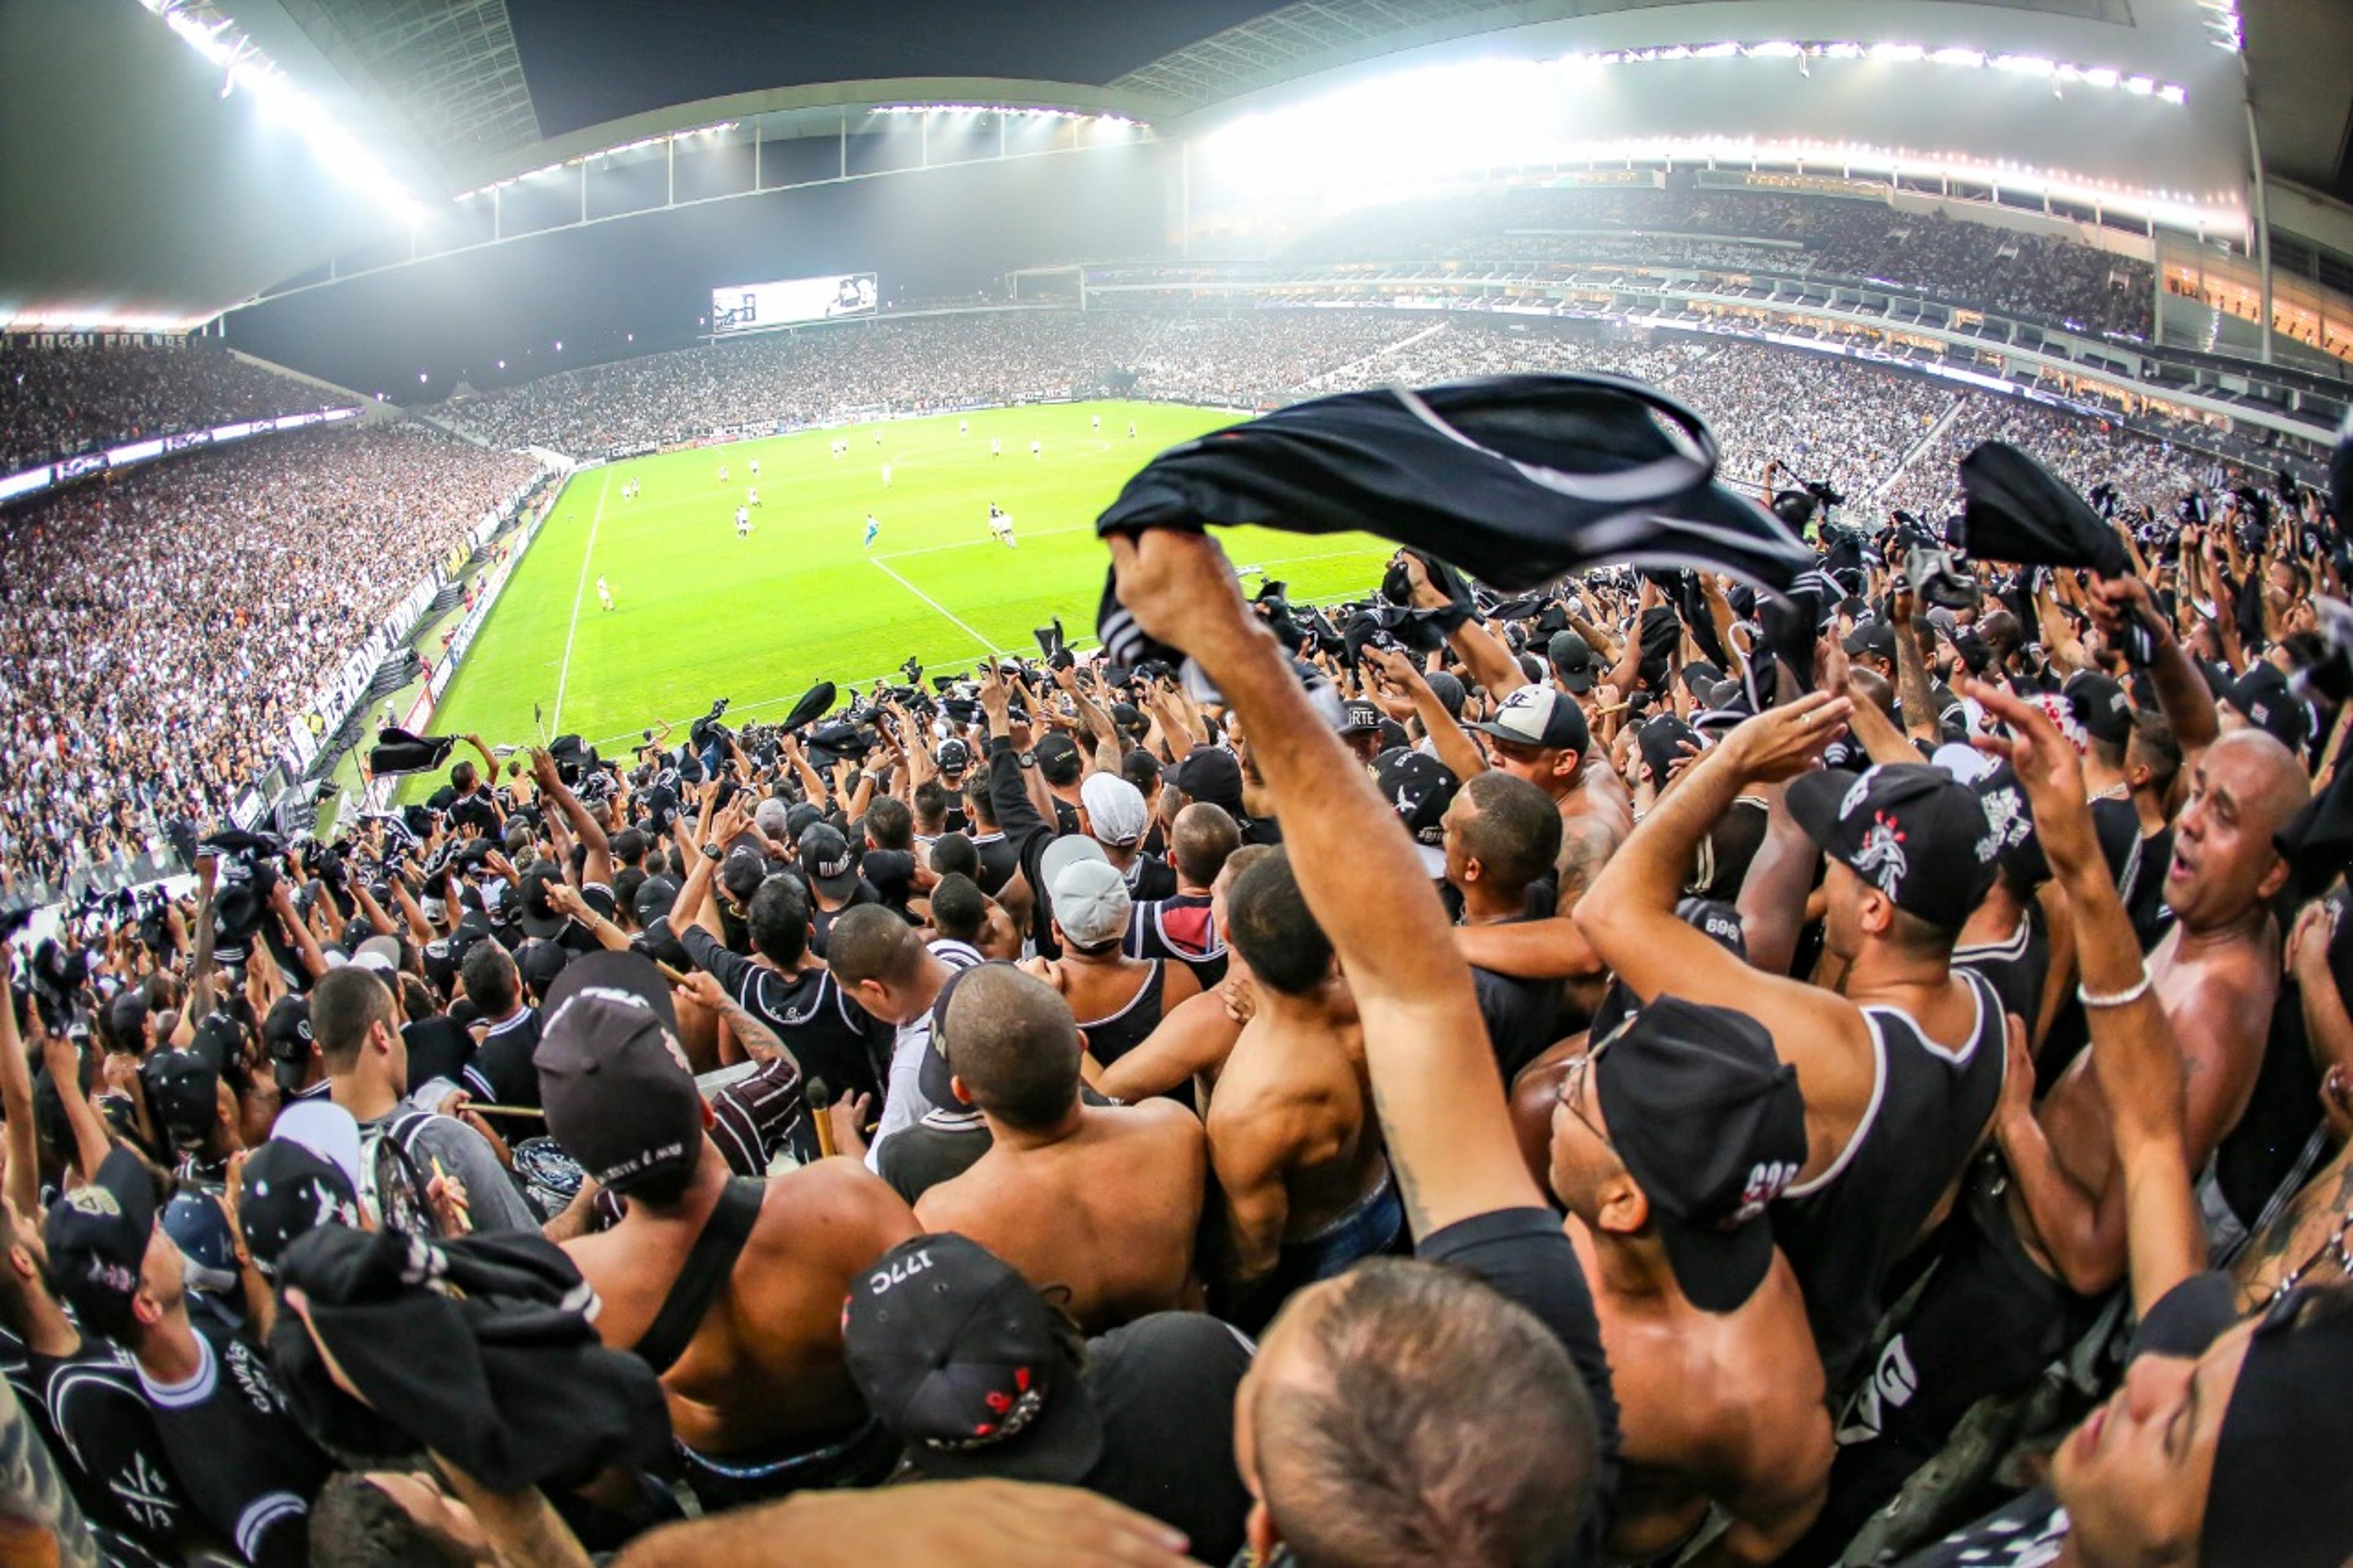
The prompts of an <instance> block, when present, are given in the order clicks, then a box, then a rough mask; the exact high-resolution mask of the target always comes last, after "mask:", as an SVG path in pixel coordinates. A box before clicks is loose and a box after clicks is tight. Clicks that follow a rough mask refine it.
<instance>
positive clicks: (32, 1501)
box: [0, 1380, 103, 1568]
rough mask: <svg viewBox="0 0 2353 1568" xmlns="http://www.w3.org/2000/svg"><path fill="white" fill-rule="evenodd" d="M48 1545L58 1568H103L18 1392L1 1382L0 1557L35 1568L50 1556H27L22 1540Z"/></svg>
mask: <svg viewBox="0 0 2353 1568" xmlns="http://www.w3.org/2000/svg"><path fill="white" fill-rule="evenodd" d="M28 1533H29V1534H31V1535H33V1536H35V1537H41V1536H46V1537H47V1538H48V1539H47V1540H46V1541H42V1542H40V1546H41V1547H49V1546H51V1545H52V1544H53V1546H54V1551H55V1553H56V1558H55V1560H56V1562H57V1563H58V1568H101V1565H102V1563H103V1559H101V1558H100V1555H99V1551H98V1542H96V1541H94V1540H92V1539H91V1538H90V1525H89V1522H88V1521H85V1520H84V1519H83V1518H82V1515H81V1507H80V1505H79V1504H78V1503H76V1502H75V1501H74V1497H73V1493H72V1492H70V1491H68V1490H67V1489H66V1484H65V1479H64V1475H63V1473H62V1472H61V1471H60V1470H59V1469H58V1461H57V1458H56V1457H55V1456H54V1455H52V1454H51V1453H50V1452H49V1449H48V1445H47V1444H46V1443H43V1442H42V1441H41V1435H40V1433H38V1432H37V1431H35V1430H34V1428H33V1423H32V1419H31V1417H30V1416H28V1415H26V1413H25V1407H24V1405H22V1404H20V1403H18V1401H17V1398H16V1390H15V1389H14V1388H12V1387H10V1386H9V1385H8V1384H7V1383H6V1382H5V1380H0V1557H5V1559H6V1560H7V1561H9V1562H34V1561H38V1560H39V1559H40V1558H41V1557H46V1556H47V1555H48V1552H45V1551H39V1550H38V1548H36V1549H35V1550H34V1551H33V1552H25V1551H24V1550H23V1548H25V1547H26V1545H27V1544H28V1543H27V1542H26V1540H25V1537H26V1534H28Z"/></svg>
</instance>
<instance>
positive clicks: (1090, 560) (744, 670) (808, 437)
mask: <svg viewBox="0 0 2353 1568" xmlns="http://www.w3.org/2000/svg"><path fill="white" fill-rule="evenodd" d="M1096 416H1101V420H1102V427H1101V429H1099V430H1098V429H1097V428H1095V426H1094V424H1093V421H1094V419H1095V417H1096ZM1235 417H1236V416H1232V415H1228V414H1221V413H1218V412H1216V411H1213V410H1208V409H1200V408H1178V407H1171V406H1168V405H1164V404H1132V403H1074V404H1051V405H1032V406H1028V407H1018V408H1003V409H989V410H985V411H981V412H977V413H972V414H966V415H953V414H951V415H943V416H934V417H929V418H923V419H902V420H891V421H886V422H884V423H881V424H879V425H873V424H871V425H853V426H841V427H839V428H836V429H830V430H805V431H800V432H797V433H796V434H793V435H790V436H778V437H766V438H763V439H758V440H750V441H741V442H737V443H734V444H733V445H730V446H725V447H699V448H695V449H692V450H689V451H682V452H670V453H665V454H662V455H660V456H657V457H649V458H628V459H626V460H623V461H621V462H617V463H613V464H610V465H607V466H606V467H603V468H590V469H586V470H585V471H583V472H580V473H577V474H575V475H574V476H573V477H572V479H571V480H570V481H569V483H568V484H567V485H566V487H565V490H564V493H563V495H562V496H561V497H560V498H559V499H558V500H557V501H556V504H555V509H554V512H553V513H552V514H551V515H550V516H549V518H548V520H547V522H546V524H545V525H544V527H543V529H542V531H541V533H540V536H539V538H538V539H537V540H536V541H535V542H533V545H532V547H531V550H530V552H529V553H528V554H526V555H525V556H524V557H523V560H522V563H521V564H520V565H518V566H517V567H516V568H515V573H514V575H513V577H512V580H510V581H509V582H508V584H507V585H506V589H505V592H504V593H503V594H502V595H501V597H500V599H499V602H498V603H497V605H494V606H493V607H492V609H491V615H490V618H489V619H488V620H487V621H486V622H485V623H484V624H483V626H482V628H481V630H480V634H478V635H477V637H475V639H474V644H473V647H472V648H471V649H470V652H469V653H468V655H467V657H466V661H465V663H464V664H463V665H461V666H460V667H459V670H458V673H457V674H456V676H455V677H454V678H453V679H451V681H450V685H449V689H448V691H447V692H446V693H445V694H444V696H443V700H442V702H441V705H440V708H439V710H438V712H437V713H436V714H435V716H434V719H433V721H432V728H433V729H434V730H435V731H438V732H440V733H445V734H447V733H457V734H464V733H467V732H474V733H479V734H480V735H481V736H482V737H483V738H484V739H485V740H487V741H489V742H491V743H493V744H499V743H513V744H524V743H528V742H533V741H534V740H535V739H536V738H537V735H538V730H537V728H536V726H535V724H534V721H533V707H534V706H536V707H537V708H538V709H539V710H540V712H541V714H542V715H543V720H544V722H545V726H546V732H547V733H548V734H549V735H551V736H553V735H557V734H563V733H576V734H579V735H580V736H582V737H583V738H584V739H586V740H587V741H588V742H590V743H591V744H594V745H596V746H598V747H600V748H601V749H603V750H605V751H606V752H607V753H608V754H609V753H611V752H616V751H619V750H623V749H625V747H626V745H627V743H628V742H630V741H633V740H635V739H636V738H637V736H638V734H639V732H640V731H642V730H644V729H645V728H646V727H647V726H648V725H650V724H654V723H658V722H663V721H667V722H670V723H674V724H675V723H681V722H682V721H686V720H689V719H691V718H694V717H697V716H699V715H701V714H702V713H704V712H706V711H708V710H709V709H710V707H711V703H712V699H714V698H719V697H724V698H727V699H729V700H730V703H731V706H730V709H729V712H730V714H731V716H738V717H742V718H745V719H751V720H758V719H762V718H769V719H774V718H778V717H781V716H782V715H783V713H784V710H786V708H787V707H789V706H790V705H791V704H792V702H793V700H795V699H796V698H797V697H798V696H799V695H800V694H801V693H802V692H803V691H805V690H806V689H808V688H809V687H810V686H812V685H814V684H815V683H816V682H818V681H819V680H832V681H837V682H839V683H840V684H841V685H843V686H845V687H847V686H849V685H850V684H852V683H857V684H860V685H863V684H865V683H866V682H869V681H871V680H873V679H876V678H878V677H883V676H888V677H890V678H891V679H894V680H895V679H901V677H899V676H898V675H897V673H896V672H897V670H898V668H899V666H901V665H902V664H903V663H905V661H906V660H907V658H909V657H910V656H913V658H916V659H918V660H919V661H921V662H922V663H923V666H924V667H925V668H926V669H927V670H929V671H931V672H932V673H934V674H945V673H947V672H949V671H951V670H961V669H966V668H970V667H971V666H972V665H973V664H974V663H975V662H976V661H977V660H979V659H980V658H984V657H986V656H987V655H989V654H991V653H998V652H1003V653H1018V654H1021V655H1023V656H1025V657H1029V658H1035V657H1037V653H1038V644H1037V641H1036V639H1035V638H1034V637H1032V636H1031V631H1032V628H1035V627H1039V626H1046V625H1047V624H1048V623H1049V622H1050V620H1051V619H1052V618H1053V617H1054V616H1060V617H1061V618H1062V623H1063V627H1064V630H1065V632H1066V633H1067V634H1068V636H1069V638H1070V640H1071V642H1073V643H1075V644H1080V645H1085V644H1089V643H1091V642H1092V640H1093V637H1094V625H1093V616H1094V613H1095V607H1096V604H1097V601H1098V599H1099V598H1100V596H1101V595H1102V592H1103V574H1104V571H1105V570H1106V568H1107V567H1108V565H1109V563H1110V558H1109V557H1108V555H1107V554H1106V553H1105V552H1104V550H1103V545H1102V543H1101V542H1099V541H1098V540H1097V539H1096V538H1095V534H1094V520H1095V518H1096V516H1097V514H1098V513H1100V512H1101V511H1102V510H1103V508H1104V507H1105V506H1107V505H1109V504H1110V503H1111V501H1112V500H1113V498H1115V497H1116V496H1117V495H1118V493H1119V489H1120V487H1121V486H1122V485H1123V484H1124V483H1125V482H1126V480H1127V479H1128V478H1129V476H1131V475H1132V474H1134V472H1135V471H1136V470H1137V469H1138V468H1142V467H1143V466H1144V465H1145V463H1146V462H1148V461H1149V460H1150V459H1151V458H1152V457H1153V455H1154V454H1155V453H1156V452H1158V451H1160V450H1161V449H1162V448H1164V447H1168V446H1171V445H1173V444H1175V443H1176V442H1178V441H1181V440H1185V439H1187V438H1188V437H1193V436H1198V435H1199V434H1201V433H1202V432H1203V431H1205V430H1212V429H1215V428H1217V427H1219V426H1221V425H1226V424H1229V423H1232V422H1233V420H1234V419H1235ZM1131 420H1133V421H1134V425H1135V435H1134V437H1133V438H1130V437H1129V436H1128V433H1127V430H1128V423H1129V421H1131ZM960 426H968V428H961V429H960ZM878 437H880V439H879V440H878ZM844 439H846V440H847V441H848V442H849V451H848V454H847V455H846V456H843V457H839V458H836V457H834V456H832V455H831V445H832V443H833V442H835V441H836V440H844ZM992 440H994V441H996V442H997V443H999V445H1000V447H1001V455H999V456H995V457H992V456H991V455H990V451H989V444H990V442H991V441H992ZM1032 440H1036V441H1038V442H1039V443H1040V446H1041V452H1040V455H1039V456H1038V457H1035V458H1033V457H1032V456H1031V455H1030V451H1029V444H1030V442H1031V441H1032ZM754 458H756V459H757V460H758V461H759V464H760V475H759V478H758V479H756V480H754V479H753V478H752V476H751V464H752V461H753V460H754ZM886 463H887V464H888V465H890V483H889V484H888V485H887V486H886V485H885V484H884V483H883V478H882V468H883V465H884V464H886ZM722 464H724V465H725V466H726V469H727V473H728V478H727V479H725V480H724V481H722V480H721V479H720V478H719V470H720V467H721V465H722ZM631 480H635V481H637V482H638V485H639V487H640V491H639V493H638V495H637V496H636V497H635V498H633V499H627V500H625V499H623V497H622V494H621V489H622V487H623V486H624V485H625V484H627V483H628V482H629V481H631ZM754 484H756V485H757V487H758V489H759V492H760V502H761V504H760V505H758V506H756V507H754V508H752V509H751V510H752V522H753V528H752V535H751V537H750V538H748V539H744V538H739V537H737V535H736V530H735V509H736V507H737V505H738V504H740V503H742V502H744V500H745V494H746V491H747V489H749V488H750V487H752V486H753V485H754ZM991 502H994V503H995V504H997V506H1000V507H1002V508H1003V509H1004V510H1006V511H1007V512H1008V513H1010V514H1011V515H1012V519H1013V529H1014V539H1015V544H1014V545H1013V546H1012V547H1010V548H1008V546H1006V545H1005V544H1003V543H1000V542H998V541H997V539H995V538H994V537H993V536H992V535H991V533H990V531H989V527H988V508H989V505H990V503H991ZM869 514H871V515H872V517H873V519H874V521H875V522H876V523H877V524H878V531H877V533H876V536H875V538H874V541H873V542H872V543H871V545H869V544H867V543H866V542H865V538H864V536H865V532H866V520H867V517H868V516H869ZM1219 537H1220V538H1221V539H1222V540H1223V542H1224V543H1225V546H1226V550H1227V552H1228V553H1229V555H1230V556H1231V557H1232V559H1233V561H1234V563H1235V565H1236V566H1238V567H1241V568H1244V569H1246V570H1247V569H1249V568H1253V567H1255V568H1262V569H1263V570H1264V573H1265V574H1267V575H1270V576H1273V577H1278V578H1281V579H1282V580H1283V581H1285V582H1287V583H1289V584H1291V593H1292V595H1293V598H1295V599H1300V600H1305V599H1311V598H1329V597H1333V596H1336V595H1346V594H1356V593H1363V592H1367V591H1369V590H1370V589H1371V588H1372V587H1373V586H1374V585H1375V584H1377V582H1378V581H1379V578H1380V574H1381V567H1382V563H1383V562H1384V561H1385V560H1386V559H1387V557H1388V550H1389V547H1388V546H1386V545H1383V544H1382V543H1380V542H1378V541H1376V540H1373V539H1370V538H1367V537H1366V536H1364V535H1361V534H1345V535H1337V534H1335V535H1313V536H1311V535H1303V534H1288V533H1279V532H1275V531H1270V530H1266V529H1259V528H1241V529H1228V530H1222V531H1220V532H1219ZM600 576H601V577H603V578H604V579H605V580H606V581H607V584H610V586H611V589H612V595H613V608H612V609H611V610H609V611H608V610H606V609H604V608H603V607H602V605H600V603H599V601H598V598H597V594H596V580H597V578H598V577H600ZM1258 583H1259V578H1258V577H1257V576H1256V575H1250V576H1246V578H1245V583H1244V586H1245V588H1246V590H1250V591H1255V590H1256V588H1257V586H1258Z"/></svg>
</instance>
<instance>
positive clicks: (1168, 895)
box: [1127, 854, 1176, 904]
mask: <svg viewBox="0 0 2353 1568" xmlns="http://www.w3.org/2000/svg"><path fill="white" fill-rule="evenodd" d="M1128 869H1129V870H1130V872H1132V873H1133V875H1131V876H1130V878H1129V879H1128V883H1127V895H1128V897H1129V898H1131V899H1133V900H1134V901H1135V902H1137V903H1139V904H1140V903H1144V902H1145V901H1146V900H1153V899H1173V898H1175V897H1176V869H1175V868H1173V867H1171V866H1170V865H1169V864H1168V862H1167V861H1166V860H1163V859H1162V858H1160V857H1158V856H1157V855H1151V854H1144V855H1138V856H1137V857H1136V858H1135V859H1134V863H1133V864H1132V865H1131V866H1130V867H1129V868H1128Z"/></svg>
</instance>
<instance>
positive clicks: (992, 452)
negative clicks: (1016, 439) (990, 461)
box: [988, 436, 1005, 458]
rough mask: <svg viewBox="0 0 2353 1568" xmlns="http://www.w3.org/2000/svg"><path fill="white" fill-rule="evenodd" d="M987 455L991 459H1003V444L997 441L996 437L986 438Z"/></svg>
mask: <svg viewBox="0 0 2353 1568" xmlns="http://www.w3.org/2000/svg"><path fill="white" fill-rule="evenodd" d="M988 455H989V456H990V457H992V458H1001V457H1003V456H1004V455H1005V443H1004V442H1002V441H1000V440H998V439H997V437H994V436H991V437H989V438H988Z"/></svg>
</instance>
